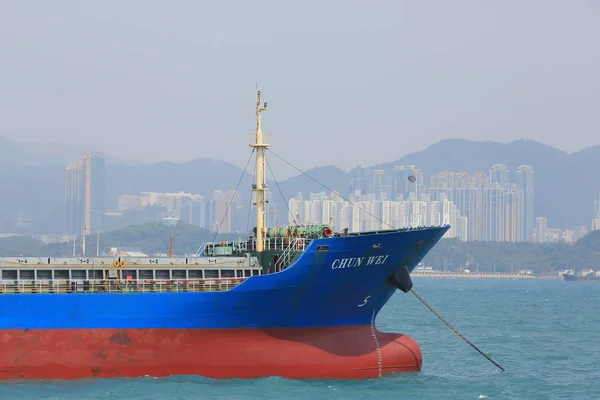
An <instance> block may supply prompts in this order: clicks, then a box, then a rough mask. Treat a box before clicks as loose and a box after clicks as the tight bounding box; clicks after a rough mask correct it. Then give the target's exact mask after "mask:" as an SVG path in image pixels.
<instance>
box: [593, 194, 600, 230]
mask: <svg viewBox="0 0 600 400" xmlns="http://www.w3.org/2000/svg"><path fill="white" fill-rule="evenodd" d="M592 230H593V231H597V230H600V195H599V196H598V200H594V216H593V217H592Z"/></svg>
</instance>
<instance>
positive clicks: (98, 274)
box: [88, 269, 104, 279]
mask: <svg viewBox="0 0 600 400" xmlns="http://www.w3.org/2000/svg"><path fill="white" fill-rule="evenodd" d="M88 276H89V277H90V279H104V271H102V270H101V269H90V270H88Z"/></svg>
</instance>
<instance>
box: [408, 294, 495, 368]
mask: <svg viewBox="0 0 600 400" xmlns="http://www.w3.org/2000/svg"><path fill="white" fill-rule="evenodd" d="M410 291H411V292H412V293H413V294H414V295H415V296H416V297H417V299H419V300H420V301H421V303H423V304H424V305H425V307H427V308H429V311H431V312H432V313H433V314H434V315H435V316H436V317H438V318H439V319H440V321H442V322H443V323H444V324H445V325H446V326H447V327H448V328H450V329H452V330H453V331H454V333H456V334H457V335H458V337H460V338H461V339H462V340H464V341H465V342H467V343H468V344H469V345H470V346H471V347H472V348H474V349H475V350H477V352H478V353H479V354H481V355H482V356H484V357H485V358H487V359H488V360H489V361H490V362H491V363H492V364H494V365H495V366H496V367H498V368H500V370H501V371H502V372H504V368H502V367H501V366H500V364H498V363H497V362H496V361H494V360H492V359H491V358H490V357H489V356H488V355H487V354H485V353H484V352H483V351H481V350H479V348H478V347H477V346H475V345H474V344H473V343H471V342H470V341H469V339H467V338H466V337H464V336H463V335H461V334H460V332H459V331H457V330H456V328H454V327H453V326H452V325H450V324H449V323H448V322H447V321H446V320H445V319H444V318H442V316H441V315H440V314H438V313H437V311H435V310H434V309H433V308H431V306H430V305H429V304H427V302H426V301H425V300H423V298H422V297H421V296H419V295H418V294H417V292H415V291H414V290H413V289H410Z"/></svg>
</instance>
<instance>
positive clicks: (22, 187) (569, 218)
mask: <svg viewBox="0 0 600 400" xmlns="http://www.w3.org/2000/svg"><path fill="white" fill-rule="evenodd" d="M26 150H27V149H24V148H23V147H22V146H21V145H15V144H14V143H12V142H10V141H7V140H6V139H3V138H2V137H0V157H1V158H0V193H2V196H1V197H0V232H36V233H58V232H60V231H61V230H62V227H63V221H64V217H63V215H64V212H63V211H64V210H63V207H64V206H63V204H64V171H65V170H64V166H65V164H67V162H68V163H70V162H73V161H76V160H78V159H79V158H80V156H81V154H78V155H77V156H76V157H75V158H70V159H69V160H68V161H67V162H64V163H62V164H53V163H46V164H43V165H40V164H39V163H38V164H36V165H27V164H26V163H24V162H23V161H24V160H27V157H31V153H27V152H26ZM20 157H22V159H21V161H19V158H20ZM289 161H290V162H293V161H294V160H289ZM277 163H278V162H277ZM277 163H276V162H273V163H272V164H273V165H272V167H274V168H276V167H277V165H278V164H277ZM497 163H501V164H506V165H507V166H508V167H509V168H510V169H511V170H512V171H514V170H515V169H516V168H517V167H518V166H519V165H523V164H528V165H532V166H533V167H534V169H535V208H536V216H545V217H547V218H548V224H549V226H550V227H560V228H565V227H569V226H581V225H585V226H589V223H590V219H591V217H592V212H593V201H594V199H597V198H598V193H599V192H600V146H594V147H590V148H587V149H585V150H582V151H579V152H576V153H572V154H569V153H565V152H563V151H560V150H557V149H555V148H552V147H550V146H546V145H544V144H542V143H539V142H535V141H531V140H517V141H514V142H511V143H508V144H503V143H497V142H474V141H469V140H462V139H448V140H443V141H440V142H438V143H435V144H433V145H431V146H429V147H428V148H426V149H425V150H423V151H421V152H417V153H413V154H409V155H406V156H404V157H402V158H400V159H398V160H396V161H394V162H388V163H382V164H379V165H375V166H372V168H376V169H384V170H386V169H391V168H393V167H394V166H396V165H407V164H414V165H416V166H417V167H418V168H420V169H421V170H423V171H424V175H425V179H426V185H427V183H428V178H429V176H431V175H432V174H434V173H437V172H440V171H444V170H448V171H465V172H468V173H474V172H477V171H484V172H487V171H489V169H490V167H491V166H492V165H493V164H497ZM253 173H254V167H253V165H252V164H251V165H249V167H248V170H247V171H246V173H245V174H243V175H242V169H240V168H239V167H237V166H235V165H233V164H230V163H227V162H223V161H214V160H211V159H208V158H201V159H197V160H194V161H190V162H185V163H173V162H159V163H155V164H144V165H124V164H120V163H114V162H110V161H107V166H106V189H107V201H108V204H107V207H108V208H110V209H114V208H116V206H117V196H118V195H120V194H137V193H139V192H143V191H157V192H179V191H184V192H192V193H199V194H204V195H206V196H210V194H211V193H212V192H213V190H216V189H221V190H231V189H235V187H236V185H237V184H238V182H239V183H240V186H239V191H240V195H241V197H242V201H243V203H244V204H248V203H249V199H250V185H251V184H252V182H253ZM275 174H276V175H277V173H276V171H275ZM306 174H307V175H309V176H310V177H312V178H314V180H313V179H311V178H309V177H308V176H306V175H305V174H298V175H297V176H294V177H292V178H289V179H285V180H281V181H278V182H277V183H275V182H274V181H273V180H272V179H268V185H269V188H270V190H271V192H272V196H271V198H272V199H273V203H275V204H277V205H278V207H277V208H278V210H279V214H278V216H277V223H285V222H284V221H287V219H288V218H287V209H286V207H285V206H284V202H283V199H282V196H281V193H280V190H281V192H282V193H283V197H284V198H285V203H287V200H289V198H290V197H295V196H296V195H297V193H298V192H302V193H303V196H304V197H305V198H307V196H308V194H309V193H311V192H328V191H329V189H332V190H335V191H337V192H338V193H340V194H341V195H342V196H345V195H346V194H347V193H348V186H349V183H350V182H351V181H352V176H353V171H350V172H348V173H346V172H344V171H342V170H341V169H340V168H338V167H335V166H325V167H318V168H313V169H311V170H308V171H306ZM267 177H268V178H270V177H271V173H270V171H269V169H267ZM240 178H241V181H240ZM319 182H320V183H322V184H324V185H325V186H326V187H327V188H325V187H323V186H322V185H321V184H320V183H319ZM277 184H278V185H277Z"/></svg>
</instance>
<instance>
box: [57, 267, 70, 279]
mask: <svg viewBox="0 0 600 400" xmlns="http://www.w3.org/2000/svg"><path fill="white" fill-rule="evenodd" d="M54 279H64V280H67V279H69V270H66V271H65V270H63V269H55V270H54Z"/></svg>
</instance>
